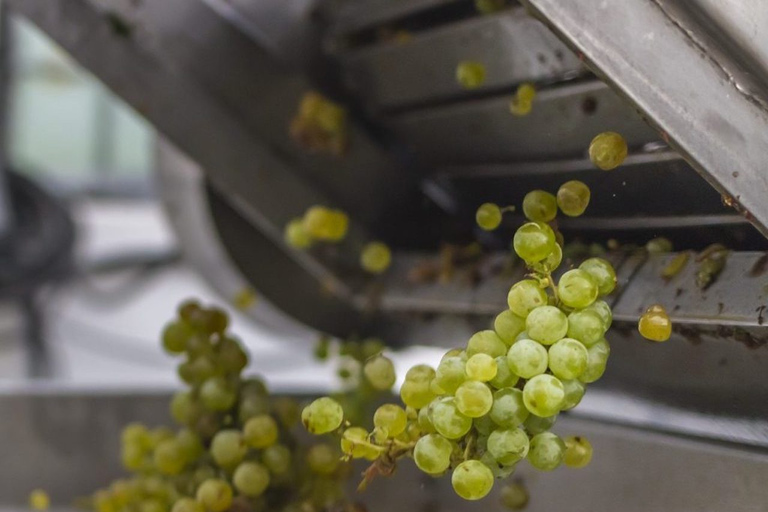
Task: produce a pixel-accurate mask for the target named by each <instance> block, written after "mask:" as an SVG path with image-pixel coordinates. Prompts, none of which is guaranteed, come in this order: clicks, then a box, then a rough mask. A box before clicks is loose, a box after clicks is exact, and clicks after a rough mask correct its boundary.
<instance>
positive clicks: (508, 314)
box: [493, 309, 525, 346]
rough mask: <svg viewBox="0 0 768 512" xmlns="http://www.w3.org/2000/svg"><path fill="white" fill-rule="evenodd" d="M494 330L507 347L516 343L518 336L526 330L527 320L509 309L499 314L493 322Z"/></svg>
mask: <svg viewBox="0 0 768 512" xmlns="http://www.w3.org/2000/svg"><path fill="white" fill-rule="evenodd" d="M493 330H495V331H496V334H497V335H498V336H499V338H501V341H503V342H504V343H505V344H506V345H507V346H510V345H512V343H514V342H515V338H516V337H517V335H518V334H520V333H521V332H523V331H524V330H525V318H523V317H520V316H517V315H516V314H514V313H513V312H512V311H511V310H509V309H507V310H504V311H502V312H501V313H499V314H498V316H497V317H496V319H495V320H494V321H493Z"/></svg>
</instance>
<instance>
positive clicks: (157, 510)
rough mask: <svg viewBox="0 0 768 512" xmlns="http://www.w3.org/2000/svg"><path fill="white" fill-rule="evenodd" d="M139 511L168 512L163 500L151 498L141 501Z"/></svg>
mask: <svg viewBox="0 0 768 512" xmlns="http://www.w3.org/2000/svg"><path fill="white" fill-rule="evenodd" d="M139 512H166V507H165V504H164V503H163V502H162V501H160V500H156V499H152V498H150V499H146V500H142V501H141V502H140V503H139Z"/></svg>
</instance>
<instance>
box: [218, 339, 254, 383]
mask: <svg viewBox="0 0 768 512" xmlns="http://www.w3.org/2000/svg"><path fill="white" fill-rule="evenodd" d="M216 363H217V364H218V368H219V369H220V370H221V371H223V372H224V373H230V374H231V373H234V374H239V373H240V372H241V371H242V370H243V368H245V367H246V366H248V354H247V353H246V352H245V349H243V346H242V345H241V344H240V342H239V341H237V340H236V339H234V338H232V337H230V336H223V337H221V338H220V339H219V343H218V345H217V346H216Z"/></svg>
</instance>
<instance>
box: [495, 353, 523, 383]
mask: <svg viewBox="0 0 768 512" xmlns="http://www.w3.org/2000/svg"><path fill="white" fill-rule="evenodd" d="M518 380H520V377H519V376H518V375H516V374H515V373H513V372H512V370H510V369H509V363H507V356H505V355H504V356H499V357H497V358H496V376H495V377H494V378H492V379H491V380H490V381H488V382H489V383H490V385H491V386H493V387H495V388H496V389H502V388H509V387H512V386H514V385H515V384H517V381H518Z"/></svg>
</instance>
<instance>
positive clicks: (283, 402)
mask: <svg viewBox="0 0 768 512" xmlns="http://www.w3.org/2000/svg"><path fill="white" fill-rule="evenodd" d="M272 409H273V410H274V413H275V416H276V417H277V420H278V421H279V422H280V423H281V424H282V425H283V426H284V427H286V428H291V427H292V426H294V425H295V424H296V423H298V422H299V419H301V408H300V407H299V403H298V402H297V401H296V400H294V399H293V398H290V397H287V396H280V397H277V398H275V400H274V401H273V404H272Z"/></svg>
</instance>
